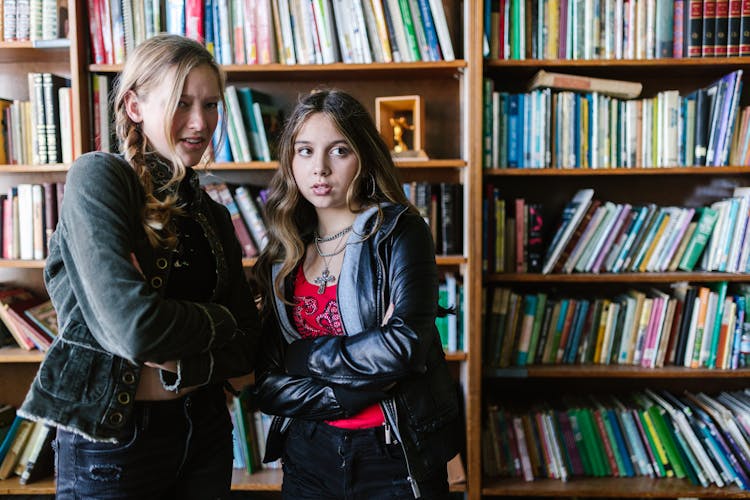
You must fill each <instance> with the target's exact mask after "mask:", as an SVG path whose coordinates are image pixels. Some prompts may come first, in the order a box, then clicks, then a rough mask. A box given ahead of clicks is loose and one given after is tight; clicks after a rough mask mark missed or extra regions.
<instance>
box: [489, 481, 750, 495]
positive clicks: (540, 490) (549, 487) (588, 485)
mask: <svg viewBox="0 0 750 500" xmlns="http://www.w3.org/2000/svg"><path fill="white" fill-rule="evenodd" d="M483 484H484V486H483V488H482V494H483V495H493V496H519V497H540V496H554V497H577V496H581V497H590V498H622V497H623V496H624V495H625V494H626V495H627V496H628V497H634V498H635V497H641V498H676V497H700V498H747V497H748V493H747V492H746V491H742V490H740V489H739V488H738V487H737V486H730V487H726V488H717V487H715V486H712V487H708V488H702V487H700V486H693V485H691V484H690V483H689V482H688V481H687V480H683V479H664V478H656V479H652V478H644V477H633V478H589V477H587V478H574V479H571V480H569V481H568V482H567V483H564V482H562V481H559V480H553V479H537V480H535V481H532V482H528V483H527V482H524V481H520V480H512V479H486V478H485V480H484V481H483Z"/></svg>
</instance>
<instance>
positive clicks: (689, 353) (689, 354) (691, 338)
mask: <svg viewBox="0 0 750 500" xmlns="http://www.w3.org/2000/svg"><path fill="white" fill-rule="evenodd" d="M700 306H701V299H699V298H698V297H697V296H696V297H695V300H694V301H693V313H692V314H691V317H690V328H689V329H688V337H687V342H685V360H684V362H683V366H684V367H685V368H690V364H691V362H692V360H693V349H694V348H695V331H696V329H697V327H698V310H699V309H700Z"/></svg>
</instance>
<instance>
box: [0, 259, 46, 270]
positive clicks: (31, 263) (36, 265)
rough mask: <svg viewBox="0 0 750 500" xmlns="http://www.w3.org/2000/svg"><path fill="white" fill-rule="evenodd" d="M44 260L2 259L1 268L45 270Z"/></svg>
mask: <svg viewBox="0 0 750 500" xmlns="http://www.w3.org/2000/svg"><path fill="white" fill-rule="evenodd" d="M44 263H45V261H44V260H21V259H0V267H15V268H17V269H44Z"/></svg>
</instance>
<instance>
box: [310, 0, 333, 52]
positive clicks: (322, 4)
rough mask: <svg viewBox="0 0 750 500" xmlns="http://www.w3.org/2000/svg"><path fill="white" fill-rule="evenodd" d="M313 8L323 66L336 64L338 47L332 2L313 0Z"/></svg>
mask: <svg viewBox="0 0 750 500" xmlns="http://www.w3.org/2000/svg"><path fill="white" fill-rule="evenodd" d="M312 6H313V12H314V14H315V28H316V30H317V32H318V38H319V39H320V52H321V56H322V58H323V64H331V63H335V62H336V61H338V46H337V43H336V32H335V27H334V23H333V9H332V8H331V4H330V0H312Z"/></svg>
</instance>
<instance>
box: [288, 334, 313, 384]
mask: <svg viewBox="0 0 750 500" xmlns="http://www.w3.org/2000/svg"><path fill="white" fill-rule="evenodd" d="M311 350H312V340H296V341H294V342H292V343H291V344H289V346H288V347H287V349H286V355H285V357H284V369H285V370H286V372H287V373H288V374H289V375H299V376H302V377H309V376H311V375H312V373H311V372H310V369H309V368H308V367H307V360H308V359H309V358H310V351H311Z"/></svg>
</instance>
